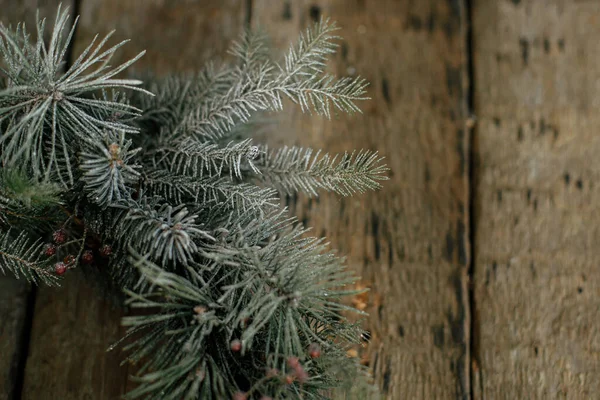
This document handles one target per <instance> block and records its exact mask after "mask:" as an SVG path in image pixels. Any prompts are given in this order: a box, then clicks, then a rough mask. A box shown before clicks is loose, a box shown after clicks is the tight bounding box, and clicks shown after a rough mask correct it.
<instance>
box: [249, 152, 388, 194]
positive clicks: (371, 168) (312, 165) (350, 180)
mask: <svg viewBox="0 0 600 400" xmlns="http://www.w3.org/2000/svg"><path fill="white" fill-rule="evenodd" d="M260 154H261V156H260V157H259V158H258V159H257V160H256V161H255V163H254V165H255V167H256V169H258V170H259V171H260V172H261V175H258V176H257V178H258V179H262V180H264V181H265V182H267V183H269V184H271V185H273V186H275V187H278V188H280V189H281V190H283V191H285V192H286V193H288V194H292V193H294V192H296V191H303V192H305V193H307V194H309V195H312V196H318V193H317V191H318V190H320V189H324V190H327V191H332V192H334V193H337V194H340V195H342V196H350V195H352V194H355V193H364V192H365V191H367V190H374V189H379V188H380V187H381V185H380V184H379V182H378V181H381V180H387V179H388V177H387V176H385V175H384V174H385V173H386V172H387V171H388V168H387V167H386V166H385V164H382V160H383V158H381V157H379V156H378V154H377V152H372V151H365V150H362V151H359V152H358V153H356V152H352V153H350V154H348V153H344V154H343V155H334V156H331V155H329V154H321V152H320V151H317V152H316V153H315V152H314V151H313V150H312V149H308V148H300V147H283V148H281V149H278V150H272V151H269V150H268V148H266V147H265V149H264V150H263V151H261V152H260Z"/></svg>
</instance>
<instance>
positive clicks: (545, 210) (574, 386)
mask: <svg viewBox="0 0 600 400" xmlns="http://www.w3.org/2000/svg"><path fill="white" fill-rule="evenodd" d="M57 3H58V2H57V1H50V0H47V1H41V0H40V1H38V2H35V1H32V2H28V1H17V0H10V1H9V0H0V10H2V11H1V12H0V19H1V20H2V21H11V22H13V23H14V22H16V21H19V20H23V19H25V20H26V21H28V25H29V26H32V21H33V15H34V9H35V8H36V7H37V5H38V4H40V5H42V6H43V8H42V13H43V14H44V15H53V13H54V6H55V4H57ZM65 3H70V2H66V1H63V4H65ZM465 3H466V1H464V0H463V1H461V0H449V1H437V0H424V1H418V2H415V1H408V0H405V1H393V0H314V1H307V0H298V1H296V0H281V1H280V2H273V1H270V0H253V1H237V0H228V1H225V2H223V1H218V0H210V1H194V0H179V1H166V0H127V1H121V0H102V1H101V0H80V1H79V4H80V6H79V12H80V14H81V16H82V17H81V21H80V28H79V30H78V32H77V35H76V41H75V51H74V54H75V55H76V54H77V53H78V51H81V50H82V49H83V47H84V46H85V45H86V44H87V42H88V41H89V40H90V39H91V38H92V36H93V35H94V34H95V33H98V32H100V33H102V32H107V31H109V30H111V29H113V28H115V29H117V33H116V35H115V40H117V39H120V38H131V39H132V43H130V44H128V45H127V46H126V47H125V48H124V49H123V52H121V60H123V59H124V58H125V57H127V56H132V55H134V53H137V52H139V51H140V50H143V49H146V50H148V53H147V55H146V56H145V57H144V58H143V59H142V60H141V61H140V62H139V63H138V64H136V67H135V72H136V73H144V72H147V71H151V72H154V73H157V74H161V75H162V74H166V73H169V72H173V71H192V70H196V69H198V67H199V66H200V65H201V64H202V62H203V61H205V60H206V59H208V58H212V57H214V56H222V55H223V52H224V49H225V48H226V47H227V45H228V43H229V41H230V40H231V39H232V38H234V37H236V36H237V34H238V33H239V32H240V31H241V30H242V29H243V28H244V27H245V26H247V25H252V26H254V27H256V26H261V27H263V28H264V29H265V30H266V31H267V32H269V34H270V35H271V36H272V37H273V43H274V46H275V47H276V48H280V49H284V48H286V47H287V46H288V45H289V43H291V42H292V41H293V40H294V39H295V38H296V36H297V34H298V32H299V31H300V30H301V29H304V28H305V27H306V26H307V25H308V24H309V23H310V22H311V21H312V20H315V19H318V18H320V17H321V16H329V17H331V18H332V19H334V20H336V21H337V22H338V24H339V25H340V26H341V27H342V30H341V31H340V36H342V37H343V38H344V40H343V42H342V46H341V48H340V52H339V54H338V55H337V56H336V57H335V59H334V60H333V62H332V63H331V66H330V68H331V70H332V72H335V73H336V74H341V75H347V74H350V75H352V74H360V75H362V76H364V77H365V78H367V79H368V80H369V81H370V82H371V86H370V89H369V95H370V96H371V97H372V100H370V101H368V102H365V103H364V104H363V107H362V108H363V110H364V114H363V115H357V116H353V117H347V116H345V115H342V116H340V118H334V120H333V121H328V120H325V119H322V118H319V117H314V116H312V117H311V116H305V115H302V114H301V112H300V111H299V110H298V109H297V108H295V107H293V106H292V107H288V108H287V109H286V111H285V113H284V114H283V117H282V118H280V119H279V122H280V124H279V125H278V126H277V128H276V130H275V132H273V134H272V136H271V137H270V139H269V140H270V141H271V142H273V143H276V144H282V143H287V144H299V145H306V146H314V147H318V148H324V149H327V150H329V151H332V152H336V151H344V150H349V149H353V148H369V149H378V150H380V152H381V153H382V155H384V156H386V157H387V160H388V163H389V165H390V167H391V168H392V170H393V171H392V173H391V180H390V181H388V182H385V188H384V190H383V191H381V192H377V193H369V194H366V195H363V196H359V197H354V198H344V199H340V198H339V197H337V196H322V197H320V198H319V199H312V200H308V199H306V198H304V197H302V196H299V197H298V198H292V199H289V200H288V202H289V205H290V206H291V207H292V210H293V212H294V213H296V214H298V215H299V216H300V218H301V219H302V220H303V221H304V222H306V223H307V224H308V225H311V226H314V228H315V229H314V232H315V233H316V234H318V235H326V236H328V237H329V239H330V240H331V242H332V246H333V247H335V248H337V249H339V250H340V252H341V253H342V254H344V255H347V256H348V260H349V261H348V263H349V265H350V267H351V268H353V269H354V270H356V271H357V272H358V273H359V274H361V275H362V276H363V278H364V282H365V283H366V284H367V285H368V286H370V287H371V288H372V290H371V292H370V295H369V304H368V307H367V311H368V312H369V313H370V314H371V316H370V318H369V319H368V320H367V321H365V327H366V328H367V329H369V330H371V332H372V340H371V343H370V344H369V346H368V347H367V348H366V349H365V350H364V351H365V358H366V359H367V360H368V361H369V362H370V365H371V366H372V367H373V368H374V374H375V378H376V381H377V383H378V384H379V386H380V387H381V388H382V391H383V393H384V394H385V395H386V397H387V398H390V399H457V398H458V399H467V398H469V397H471V398H474V399H520V398H523V399H525V398H527V399H554V398H569V399H588V398H595V396H597V395H598V393H600V328H599V326H600V300H598V299H599V298H600V296H598V295H599V294H600V273H599V272H598V266H597V265H596V264H597V260H596V259H595V247H594V246H595V245H596V242H598V239H600V233H598V229H597V228H596V226H597V225H598V223H599V222H600V221H599V220H598V209H597V207H596V206H595V204H594V195H595V194H596V192H598V189H597V186H598V182H597V181H598V178H599V177H600V172H599V169H598V168H597V167H596V166H595V164H596V161H595V159H596V154H597V153H599V151H600V141H599V139H597V138H596V137H597V132H596V131H597V130H598V129H599V128H600V122H599V121H600V119H598V117H597V116H596V115H595V112H596V109H597V107H596V105H597V104H596V103H598V101H597V100H596V98H597V97H598V90H597V89H598V88H597V85H596V82H597V81H598V78H599V76H598V74H599V73H598V71H599V69H598V67H597V63H598V60H599V59H600V47H599V46H598V45H597V43H598V39H599V38H600V25H599V24H598V22H599V21H600V3H598V2H595V1H584V0H579V1H566V0H549V1H545V2H541V1H535V0H498V1H496V0H473V1H472V2H471V3H472V10H471V21H468V16H467V12H466V9H465ZM469 23H471V24H472V25H473V33H472V37H473V48H472V54H469V53H468V49H467V47H466V42H467V38H466V29H467V26H468V24H469ZM470 56H471V57H473V65H474V73H475V75H474V76H475V80H474V95H475V96H474V97H475V99H474V100H475V101H474V108H475V109H474V112H475V114H476V115H477V125H476V134H475V140H474V141H473V142H472V143H470V142H469V135H470V133H469V128H468V119H467V118H468V116H469V111H468V97H469V95H468V84H469V82H468V78H467V76H468V59H469V57H470ZM470 154H475V155H476V162H475V165H476V168H475V171H474V174H473V175H472V176H473V178H474V180H472V181H471V182H469V169H470V168H469V159H470ZM470 184H471V185H473V184H474V185H475V186H474V187H471V188H470ZM470 189H474V190H473V192H472V194H473V196H474V198H475V199H476V202H475V207H474V209H475V211H476V212H475V214H474V215H473V214H471V216H469V209H470V204H469V190H470ZM470 217H471V218H476V219H475V223H474V226H475V228H476V231H475V233H476V235H475V241H474V244H475V246H474V255H475V259H474V265H473V269H474V281H473V292H474V298H473V299H472V302H473V304H474V305H475V307H474V311H475V312H474V315H473V318H471V316H470V312H469V291H468V290H467V269H468V268H469V263H470V251H471V250H470V248H469V247H470V246H469V240H468V236H469V218H470ZM28 293H29V291H28V288H27V286H26V285H21V284H19V283H15V282H14V281H10V280H4V279H3V280H1V281H0V400H4V399H12V398H19V397H20V396H21V394H19V391H20V390H21V388H20V386H21V380H22V377H23V376H24V382H23V393H22V398H25V399H81V398H86V399H99V400H100V399H116V398H118V397H119V396H120V395H121V394H123V393H124V392H125V390H126V386H127V385H128V383H127V382H126V379H127V375H128V374H129V373H130V372H131V370H128V368H126V367H124V368H120V367H119V361H120V359H121V355H120V354H119V353H118V352H112V353H106V352H105V349H106V348H107V347H108V346H109V345H110V343H112V342H113V341H114V340H116V339H117V338H119V337H120V336H121V334H122V332H123V331H122V328H120V327H119V320H120V317H121V313H122V311H119V310H117V309H114V308H111V307H110V306H109V305H108V304H107V303H106V302H104V301H102V300H99V299H98V298H97V297H95V295H94V294H92V293H91V292H90V290H89V288H88V287H87V286H86V285H85V283H83V282H81V281H80V279H79V277H78V276H77V275H75V274H71V275H69V276H68V278H67V280H66V282H65V284H64V285H63V288H62V289H61V290H58V291H56V290H48V289H42V290H40V291H39V292H38V294H37V296H36V303H35V309H34V318H33V326H32V329H31V332H30V334H31V341H30V342H29V345H28V344H27V343H25V342H24V340H26V339H27V334H26V333H25V332H24V331H23V330H24V328H25V327H27V326H28V321H27V299H28ZM471 319H473V324H471ZM471 325H473V327H474V330H473V333H474V337H472V338H471ZM28 346H29V347H28ZM27 353H28V354H29V356H28V358H27V359H26V360H25V357H26V356H27ZM25 363H26V368H25V370H23V367H24V366H25Z"/></svg>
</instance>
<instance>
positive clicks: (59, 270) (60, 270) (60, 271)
mask: <svg viewBox="0 0 600 400" xmlns="http://www.w3.org/2000/svg"><path fill="white" fill-rule="evenodd" d="M54 271H55V272H56V275H64V274H65V272H67V266H66V265H65V263H62V262H57V263H56V264H54Z"/></svg>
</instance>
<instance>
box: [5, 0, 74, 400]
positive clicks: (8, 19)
mask: <svg viewBox="0 0 600 400" xmlns="http://www.w3.org/2000/svg"><path fill="white" fill-rule="evenodd" d="M62 3H63V6H69V5H71V4H72V2H71V1H69V0H65V1H63V2H62ZM58 4H59V1H58V0H38V1H26V0H0V10H2V11H0V22H2V23H3V24H5V25H12V26H16V25H17V24H18V23H19V22H24V23H25V25H26V26H27V27H28V28H29V29H31V30H32V31H35V30H34V27H35V15H36V10H37V9H39V12H40V16H42V17H48V18H52V17H54V15H55V12H56V6H57V5H58ZM31 296H32V294H31V288H30V286H29V285H28V284H27V283H26V282H24V281H17V280H15V279H13V277H12V276H3V275H0V400H9V399H13V398H16V397H17V396H19V394H20V390H21V388H20V387H19V385H20V384H21V382H20V381H21V380H22V375H23V372H24V371H23V368H24V365H25V358H26V357H27V345H28V344H27V343H26V341H27V338H28V332H26V331H25V330H26V329H28V325H29V324H28V322H29V321H28V318H29V316H28V315H27V306H28V302H29V301H30V300H31Z"/></svg>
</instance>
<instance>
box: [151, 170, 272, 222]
mask: <svg viewBox="0 0 600 400" xmlns="http://www.w3.org/2000/svg"><path fill="white" fill-rule="evenodd" d="M143 187H144V188H146V190H147V191H148V193H150V194H153V195H157V196H161V197H163V198H165V199H166V200H168V201H169V202H172V203H174V204H187V203H192V204H202V205H203V207H209V208H211V210H212V212H213V213H215V214H216V213H217V212H218V211H232V212H234V213H236V214H242V213H247V212H249V211H250V210H256V211H267V210H270V209H273V208H275V207H278V206H279V201H278V197H277V196H276V194H277V192H276V191H275V190H273V189H270V188H260V187H257V186H255V185H252V184H247V183H236V182H233V181H231V180H230V179H229V178H228V177H223V178H219V177H207V176H205V177H203V178H194V177H189V176H186V175H180V174H176V173H172V172H170V171H165V170H160V169H151V168H147V172H145V173H144V177H143Z"/></svg>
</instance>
